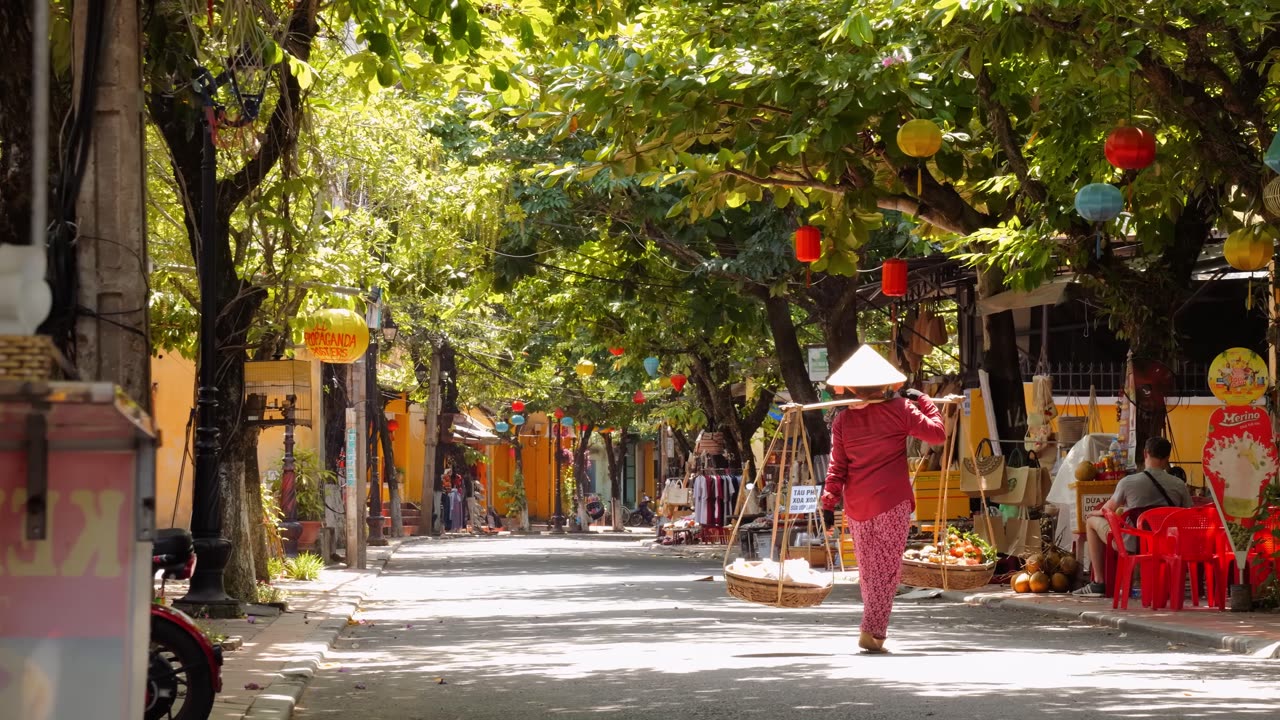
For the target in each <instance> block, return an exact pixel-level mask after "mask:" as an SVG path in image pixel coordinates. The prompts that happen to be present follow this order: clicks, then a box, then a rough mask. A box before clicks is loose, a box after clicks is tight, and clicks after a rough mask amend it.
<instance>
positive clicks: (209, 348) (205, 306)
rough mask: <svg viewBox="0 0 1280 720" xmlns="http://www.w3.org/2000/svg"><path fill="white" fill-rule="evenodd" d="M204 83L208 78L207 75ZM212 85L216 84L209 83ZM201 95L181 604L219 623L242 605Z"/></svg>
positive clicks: (206, 89)
mask: <svg viewBox="0 0 1280 720" xmlns="http://www.w3.org/2000/svg"><path fill="white" fill-rule="evenodd" d="M204 76H205V77H207V76H208V73H205V74H204ZM208 83H209V85H212V83H213V81H212V78H208ZM197 89H198V90H199V91H200V92H201V94H202V95H203V96H204V99H205V110H206V112H205V113H204V132H203V135H204V156H203V158H202V161H201V163H200V171H201V180H200V277H199V281H200V356H199V357H200V378H199V379H200V387H199V390H198V391H197V392H196V408H197V410H198V413H199V422H198V424H197V426H196V442H195V481H194V485H193V488H192V497H191V535H192V537H193V539H194V541H195V550H196V569H195V574H194V575H193V576H192V577H191V585H190V587H189V589H188V591H187V594H186V595H185V596H183V597H182V598H181V599H180V600H178V601H177V603H176V604H178V605H180V606H182V607H188V608H203V609H205V611H206V612H207V613H208V614H209V615H210V616H214V617H228V616H232V615H237V614H239V612H240V603H239V602H238V601H237V600H236V599H235V598H233V597H231V596H230V595H227V591H226V587H225V585H224V584H223V573H224V572H225V571H226V568H227V561H228V560H230V559H231V542H230V541H229V540H226V539H225V538H223V537H222V489H221V487H220V482H219V478H218V454H219V452H220V449H221V447H220V446H221V439H220V438H219V437H218V428H217V424H216V417H217V411H218V389H217V387H215V382H216V370H217V362H218V349H217V347H216V344H217V340H216V330H217V328H216V323H215V321H216V318H217V315H218V303H217V297H218V291H217V289H216V287H215V285H216V284H217V278H218V273H217V270H218V268H217V264H216V258H217V257H218V254H217V250H216V247H217V243H216V241H215V239H214V233H215V232H216V230H217V218H216V213H217V203H218V195H217V182H218V178H217V159H218V158H217V150H216V149H215V147H214V144H213V132H214V129H213V124H212V122H211V120H212V114H213V103H212V93H213V92H215V91H216V89H217V88H216V87H212V86H204V80H203V78H199V77H198V78H197Z"/></svg>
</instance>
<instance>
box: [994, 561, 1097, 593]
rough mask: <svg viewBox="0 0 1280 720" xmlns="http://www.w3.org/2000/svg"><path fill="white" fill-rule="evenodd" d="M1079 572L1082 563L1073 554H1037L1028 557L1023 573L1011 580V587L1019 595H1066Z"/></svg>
mask: <svg viewBox="0 0 1280 720" xmlns="http://www.w3.org/2000/svg"><path fill="white" fill-rule="evenodd" d="M1079 572H1080V561H1079V560H1076V557H1075V556H1074V555H1072V554H1071V553H1065V552H1060V551H1058V550H1050V551H1048V552H1046V553H1043V554H1042V553H1035V554H1034V555H1030V556H1028V557H1027V559H1026V564H1025V565H1024V566H1023V567H1022V572H1019V573H1017V574H1016V575H1014V576H1013V578H1012V579H1010V581H1009V587H1011V588H1013V590H1014V592H1019V593H1047V592H1056V593H1064V592H1067V591H1068V590H1070V589H1071V587H1072V585H1074V584H1075V580H1076V575H1077V574H1078V573H1079Z"/></svg>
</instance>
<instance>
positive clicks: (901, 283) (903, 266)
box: [880, 258, 907, 297]
mask: <svg viewBox="0 0 1280 720" xmlns="http://www.w3.org/2000/svg"><path fill="white" fill-rule="evenodd" d="M880 292H882V293H884V294H885V295H886V296H887V297H902V296H904V295H906V294H907V261H906V260H903V259H902V258H889V259H888V260H885V261H884V267H882V268H880Z"/></svg>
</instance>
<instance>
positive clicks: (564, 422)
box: [560, 417, 573, 428]
mask: <svg viewBox="0 0 1280 720" xmlns="http://www.w3.org/2000/svg"><path fill="white" fill-rule="evenodd" d="M560 424H561V425H563V426H565V427H567V428H571V427H573V418H571V417H563V418H561V419H560Z"/></svg>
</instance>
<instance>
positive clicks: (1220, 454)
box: [1203, 405, 1280, 553]
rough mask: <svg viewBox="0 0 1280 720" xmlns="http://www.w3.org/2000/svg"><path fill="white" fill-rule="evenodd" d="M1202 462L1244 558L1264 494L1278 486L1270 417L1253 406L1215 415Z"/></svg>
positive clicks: (1231, 408)
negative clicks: (1250, 531) (1250, 526)
mask: <svg viewBox="0 0 1280 720" xmlns="http://www.w3.org/2000/svg"><path fill="white" fill-rule="evenodd" d="M1203 462H1204V474H1205V478H1206V479H1207V480H1208V484H1209V488H1210V489H1211V490H1212V491H1213V498H1214V502H1216V503H1217V505H1218V508H1219V509H1220V510H1221V511H1222V515H1223V520H1224V521H1225V522H1226V523H1227V525H1228V527H1229V529H1230V530H1231V532H1230V535H1231V539H1232V548H1233V549H1234V550H1235V551H1236V552H1237V553H1243V552H1245V551H1247V550H1248V547H1247V544H1248V537H1249V533H1248V532H1247V528H1248V526H1249V525H1251V524H1252V518H1253V515H1254V512H1255V511H1257V509H1258V504H1259V503H1260V502H1261V498H1262V494H1263V491H1264V490H1265V489H1266V486H1267V485H1268V484H1269V483H1272V482H1274V481H1275V480H1276V473H1277V469H1278V468H1280V457H1278V456H1277V452H1276V446H1275V442H1274V441H1273V437H1272V431H1271V416H1270V415H1269V414H1268V413H1267V411H1266V410H1265V409H1264V408H1260V407H1254V406H1248V405H1243V406H1241V405H1237V406H1227V407H1222V408H1218V409H1217V410H1214V411H1213V415H1211V416H1210V417H1209V434H1208V436H1207V437H1206V439H1205V445H1204V457H1203ZM1232 526H1234V527H1232Z"/></svg>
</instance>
